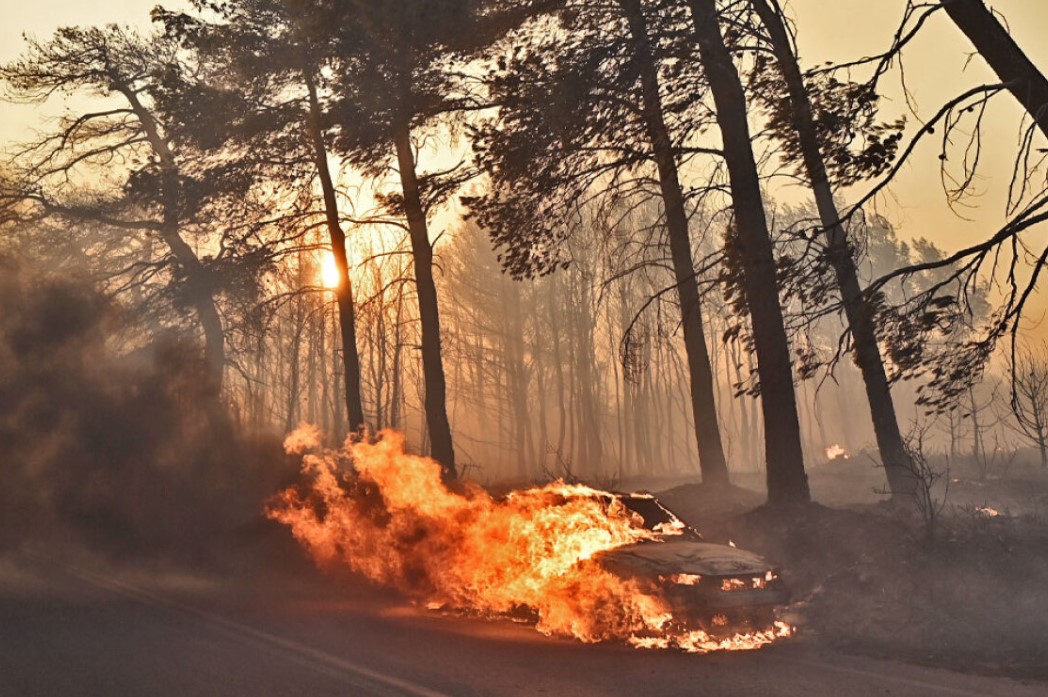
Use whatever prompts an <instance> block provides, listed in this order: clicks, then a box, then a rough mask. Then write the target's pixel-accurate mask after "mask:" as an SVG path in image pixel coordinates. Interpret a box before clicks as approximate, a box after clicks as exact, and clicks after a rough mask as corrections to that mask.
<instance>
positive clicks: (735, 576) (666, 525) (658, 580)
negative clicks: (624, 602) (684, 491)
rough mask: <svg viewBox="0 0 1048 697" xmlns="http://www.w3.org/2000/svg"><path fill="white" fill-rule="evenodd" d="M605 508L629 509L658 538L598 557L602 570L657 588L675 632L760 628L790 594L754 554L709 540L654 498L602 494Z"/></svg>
mask: <svg viewBox="0 0 1048 697" xmlns="http://www.w3.org/2000/svg"><path fill="white" fill-rule="evenodd" d="M602 496H603V497H604V499H605V502H606V505H609V506H612V505H616V502H617V504H621V505H622V506H624V507H625V508H626V509H628V510H629V511H631V512H632V513H633V514H634V515H635V516H636V518H639V521H638V522H640V523H641V524H642V525H643V527H644V528H645V529H646V530H649V531H651V532H652V533H653V538H652V539H650V540H643V541H640V542H636V543H633V544H629V545H624V546H621V547H616V548H614V549H609V550H606V551H603V552H599V553H598V554H596V555H595V556H594V560H595V561H597V562H598V563H599V564H600V565H601V566H602V567H603V568H605V569H607V570H608V571H610V572H612V573H614V574H616V575H618V576H620V577H623V578H627V579H632V580H635V581H638V582H640V583H642V584H645V585H650V586H657V587H658V588H659V590H660V591H661V594H662V595H663V596H664V597H665V598H666V599H667V600H668V601H669V603H670V605H671V607H672V609H673V618H674V621H675V622H678V623H681V624H682V625H683V626H681V627H678V629H701V630H703V631H705V632H706V633H708V634H710V635H712V636H716V635H722V634H729V633H731V634H734V633H737V632H739V631H747V630H758V631H759V630H762V629H764V628H766V627H769V626H771V625H772V624H773V622H774V621H775V614H774V613H775V608H776V607H777V606H781V605H783V604H785V603H786V602H787V601H788V599H789V591H788V590H787V588H786V585H785V583H784V582H783V580H782V578H780V576H779V570H778V569H777V568H776V567H775V566H773V565H772V564H770V563H769V562H767V561H766V560H765V559H763V558H762V557H760V556H759V555H757V554H754V553H753V552H748V551H745V550H742V549H738V548H736V547H735V546H734V545H721V544H714V543H710V542H706V541H705V540H703V538H702V535H700V534H699V533H698V531H696V530H694V529H693V528H691V527H689V526H687V525H686V524H685V523H684V522H683V521H681V520H680V518H678V517H677V516H676V515H674V514H673V513H672V512H670V511H669V509H667V508H666V507H665V506H663V505H662V503H660V502H659V501H658V499H656V498H655V497H654V496H652V495H650V494H603V495H602Z"/></svg>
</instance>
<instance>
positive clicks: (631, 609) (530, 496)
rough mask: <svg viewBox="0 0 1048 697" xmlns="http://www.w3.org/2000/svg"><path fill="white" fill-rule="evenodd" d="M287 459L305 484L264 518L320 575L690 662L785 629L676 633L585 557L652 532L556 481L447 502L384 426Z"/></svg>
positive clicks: (314, 436) (649, 594)
mask: <svg viewBox="0 0 1048 697" xmlns="http://www.w3.org/2000/svg"><path fill="white" fill-rule="evenodd" d="M285 449H287V450H288V452H289V453H293V454H304V457H303V472H304V473H305V474H306V475H307V476H309V477H310V479H311V481H310V484H309V486H308V488H305V489H302V488H291V489H287V490H285V491H284V492H282V493H280V494H278V495H277V496H275V497H274V498H273V499H272V500H271V501H270V502H269V504H268V506H267V515H268V516H269V517H270V518H273V519H275V520H278V521H280V522H282V523H284V524H286V525H288V526H289V527H290V528H291V532H292V533H293V534H294V536H295V538H296V539H297V540H298V541H299V542H300V543H301V544H302V545H303V546H304V547H305V548H306V549H307V550H308V551H309V553H310V555H311V556H312V557H313V559H314V560H315V561H316V562H317V563H318V564H319V565H321V566H322V567H325V566H333V565H337V564H344V565H347V566H348V567H349V568H351V569H353V570H354V571H355V572H357V573H360V574H362V575H363V576H365V577H367V578H368V579H370V580H372V581H374V582H376V583H379V584H383V585H386V586H392V587H395V588H397V589H399V590H400V591H401V592H403V593H404V594H406V595H407V596H409V597H411V598H412V599H414V600H416V601H418V602H420V603H422V604H424V605H425V606H426V607H429V608H451V609H456V610H468V611H471V612H476V613H479V614H482V615H486V616H499V615H507V614H509V613H512V612H517V611H521V610H526V611H529V612H530V613H532V614H533V615H535V616H537V618H538V625H537V627H538V629H539V631H541V632H543V633H546V634H558V635H564V636H571V637H575V638H576V639H579V640H581V641H585V642H596V641H607V640H624V641H628V642H630V643H632V644H633V645H635V646H644V647H674V646H675V647H680V648H684V649H685V650H688V651H695V652H706V651H711V650H716V649H729V648H731V649H737V648H757V647H759V646H762V645H764V644H767V643H769V642H771V641H773V640H774V639H775V638H776V637H777V636H783V635H786V634H789V633H790V629H789V627H787V626H786V625H784V624H781V623H779V624H778V626H776V627H775V628H771V629H768V630H767V631H763V632H752V633H748V634H744V635H737V636H735V637H730V638H727V639H719V638H713V637H711V636H709V635H707V634H706V633H705V632H703V631H700V630H691V631H684V630H674V629H673V627H674V626H679V623H675V622H674V621H673V613H672V611H671V609H670V605H669V603H668V602H667V601H666V599H665V598H664V597H663V595H662V593H661V592H660V591H659V589H658V587H657V586H656V585H655V584H654V583H651V584H644V583H643V582H642V581H639V580H634V579H624V578H622V577H620V576H617V575H615V574H613V573H611V572H610V571H607V570H606V569H604V568H603V567H602V566H601V565H600V564H598V563H597V562H596V561H594V560H593V559H592V557H593V556H594V555H595V554H597V553H598V552H602V551H605V550H609V549H613V548H615V547H619V546H621V545H625V544H630V543H634V542H638V541H641V540H646V539H653V538H654V533H652V532H650V531H648V530H646V529H645V528H643V527H642V526H641V525H640V521H639V520H638V519H637V518H636V517H635V514H633V513H632V512H630V511H629V510H628V509H626V507H625V506H623V505H622V504H621V502H619V501H618V500H617V499H610V500H611V504H610V505H608V504H607V503H606V501H607V500H608V499H605V503H604V504H602V503H601V502H600V500H599V499H598V498H597V497H598V496H599V495H600V494H601V493H602V492H599V491H597V490H594V489H591V488H589V487H586V486H582V485H569V484H565V483H563V482H554V483H553V484H549V485H546V486H543V487H536V488H530V489H524V490H518V491H514V492H512V493H510V494H509V495H507V496H506V497H504V498H501V499H496V498H494V497H492V496H491V495H490V494H489V493H488V492H486V491H485V490H483V489H481V488H480V487H478V486H476V485H472V484H464V485H463V486H462V491H461V492H453V491H450V490H449V489H448V488H447V487H446V486H445V485H444V484H443V482H442V481H441V478H440V466H439V465H438V464H437V463H436V462H435V461H433V460H431V459H429V458H425V457H420V456H415V455H411V454H408V453H407V452H405V450H404V437H403V436H402V435H401V434H399V433H396V432H394V431H389V430H386V431H382V432H381V433H379V435H378V438H377V439H376V440H375V441H374V442H365V441H350V440H347V442H346V444H345V446H344V449H343V450H341V451H330V450H324V449H322V448H321V447H320V445H319V432H318V431H317V430H316V429H315V428H314V427H311V426H303V427H300V428H299V429H298V430H297V431H295V432H294V433H292V434H291V435H290V436H288V438H287V440H286V441H285ZM344 462H349V463H352V465H353V469H354V470H355V472H347V471H346V470H344V469H343V468H342V466H341V465H342V463H344Z"/></svg>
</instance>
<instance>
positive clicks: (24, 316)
mask: <svg viewBox="0 0 1048 697" xmlns="http://www.w3.org/2000/svg"><path fill="white" fill-rule="evenodd" d="M143 333H144V332H142V331H141V328H140V327H136V325H134V324H133V323H132V318H130V317H129V316H128V315H127V314H126V313H125V312H124V311H123V310H122V308H121V307H120V306H119V305H118V304H116V303H115V302H113V301H111V300H110V299H108V298H106V297H105V296H104V295H103V294H101V293H100V292H98V291H97V290H96V289H93V288H92V287H91V286H90V285H89V284H86V283H83V282H80V281H76V280H72V276H66V277H62V276H57V275H55V274H50V273H44V272H42V271H40V270H38V269H32V268H30V267H28V266H27V265H26V264H25V263H19V262H16V261H15V260H13V259H11V258H9V257H3V256H0V453H2V464H0V550H2V549H4V548H10V547H13V546H17V545H20V544H26V543H30V544H47V545H51V546H56V545H57V546H61V547H63V548H67V549H68V548H76V549H80V550H88V551H91V552H96V553H101V554H103V555H105V556H108V557H115V558H136V559H138V558H143V557H147V558H149V557H171V558H176V559H179V560H183V561H190V562H207V561H210V560H213V559H215V558H217V557H218V556H219V555H218V552H219V551H220V550H226V551H228V549H229V546H230V545H231V544H232V542H233V541H235V540H236V539H237V537H238V536H241V537H242V536H243V535H244V534H245V530H250V529H251V527H252V526H253V525H254V526H257V525H259V524H260V523H259V521H261V503H260V502H261V501H262V499H263V498H264V497H265V496H266V494H268V493H269V492H271V491H273V490H274V488H276V487H277V486H279V484H280V481H281V477H282V476H283V475H282V472H283V470H282V467H283V466H284V462H283V459H282V458H281V457H280V456H279V450H278V449H277V448H276V447H272V448H268V449H267V448H266V447H262V446H260V444H247V443H244V442H242V441H240V440H238V439H237V438H234V437H233V436H232V433H231V431H230V430H229V427H228V423H226V424H225V425H222V424H221V423H216V421H218V422H221V420H220V419H219V420H216V419H215V418H214V414H215V410H214V409H211V408H209V405H214V404H215V403H216V402H215V398H214V395H213V394H212V392H211V391H210V390H209V389H208V386H207V382H206V380H205V379H204V377H203V376H204V366H203V365H202V360H201V358H200V352H199V349H198V348H197V347H196V346H195V345H193V344H192V343H190V342H187V340H186V339H185V338H182V337H180V336H179V335H177V334H162V335H160V336H159V337H158V338H152V339H150V340H148V341H143V340H142V339H141V338H140V337H141V335H142V334H143ZM272 445H273V446H276V445H278V444H276V443H274V444H272Z"/></svg>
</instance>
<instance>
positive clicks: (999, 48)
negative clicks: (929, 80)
mask: <svg viewBox="0 0 1048 697" xmlns="http://www.w3.org/2000/svg"><path fill="white" fill-rule="evenodd" d="M940 4H941V5H942V8H943V9H944V10H946V14H947V15H949V16H950V19H952V20H953V23H954V24H956V25H957V28H958V29H960V30H961V31H962V32H964V35H965V36H967V37H968V40H969V41H971V42H972V45H973V46H975V49H976V50H977V51H978V52H979V55H980V56H982V57H983V60H985V61H986V62H987V63H988V64H989V65H990V68H991V69H992V70H993V71H994V72H995V73H996V74H997V77H999V78H1000V80H1001V82H1003V83H1005V84H1006V85H1007V86H1008V91H1009V92H1011V93H1012V96H1014V97H1015V98H1016V99H1017V100H1018V101H1019V103H1020V104H1021V105H1022V106H1023V108H1024V109H1026V111H1027V113H1029V114H1030V116H1031V117H1032V118H1033V120H1034V123H1036V124H1037V127H1038V128H1039V129H1041V133H1043V134H1044V135H1045V137H1048V78H1045V76H1044V73H1042V72H1041V71H1040V70H1038V69H1037V66H1035V65H1034V64H1033V62H1032V61H1030V59H1029V58H1027V56H1026V54H1025V53H1023V50H1022V49H1021V48H1019V45H1018V44H1017V43H1015V41H1014V40H1013V39H1012V37H1011V35H1010V34H1009V33H1008V30H1007V29H1005V28H1004V26H1003V25H1002V24H1001V23H1000V22H999V21H998V20H997V17H996V16H994V14H993V12H991V11H990V9H989V8H988V7H986V4H985V3H984V2H983V0H940Z"/></svg>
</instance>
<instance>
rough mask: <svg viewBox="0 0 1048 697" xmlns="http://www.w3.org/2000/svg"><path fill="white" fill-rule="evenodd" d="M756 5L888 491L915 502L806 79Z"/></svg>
mask: <svg viewBox="0 0 1048 697" xmlns="http://www.w3.org/2000/svg"><path fill="white" fill-rule="evenodd" d="M751 4H752V5H753V9H754V10H755V11H756V12H757V15H758V16H759V17H760V19H761V22H762V23H763V24H764V27H765V29H767V31H768V35H769V36H770V38H771V44H772V50H773V51H774V53H775V58H776V61H777V62H778V64H779V69H780V70H781V71H782V74H783V76H784V78H785V80H786V88H787V90H788V92H789V97H790V108H791V111H792V120H793V126H794V128H795V129H796V131H797V136H798V140H799V142H800V146H801V153H802V157H803V159H804V168H805V170H806V172H807V174H808V180H809V182H810V183H811V187H812V191H813V192H814V194H815V203H816V206H817V207H818V209H819V218H820V220H821V222H822V225H823V229H824V231H825V233H826V236H827V247H828V250H829V259H830V263H831V264H832V265H833V270H834V274H835V275H836V277H837V285H838V286H839V287H840V291H841V299H842V300H843V302H844V312H845V315H846V316H847V318H848V326H849V327H850V328H851V332H852V338H853V346H854V351H855V362H856V363H857V364H858V366H859V370H860V371H861V372H862V379H863V382H864V383H865V386H866V400H867V402H868V403H869V406H870V415H871V416H872V418H873V431H874V434H875V435H876V438H877V448H878V450H880V453H881V462H882V463H883V464H884V469H885V474H886V475H887V478H888V487H889V488H890V490H891V493H892V496H893V497H895V498H899V499H911V498H912V497H913V495H914V490H915V489H914V487H915V485H916V480H915V479H914V476H913V465H912V463H911V462H910V456H909V454H908V453H907V451H906V444H905V443H904V441H903V438H902V433H901V432H900V431H899V420H898V418H897V417H896V415H895V404H894V403H893V402H892V393H891V387H890V385H889V383H888V376H887V374H886V373H885V370H884V361H883V359H882V358H881V350H880V347H879V346H878V345H877V329H876V326H875V324H874V319H873V313H872V311H871V308H870V307H869V305H868V303H867V302H866V300H865V299H864V297H863V295H862V288H861V287H860V285H859V275H858V273H857V271H856V268H855V260H854V258H853V257H852V250H851V245H850V243H849V240H848V233H847V232H846V231H845V229H844V226H843V225H842V224H841V216H840V213H839V212H838V210H837V205H836V203H834V200H833V190H832V189H831V188H830V179H829V175H828V174H827V172H826V163H825V160H823V157H822V151H821V149H820V147H819V139H818V135H817V133H816V129H815V119H814V117H813V115H812V108H811V102H810V101H809V99H808V93H807V90H806V89H805V86H804V78H803V77H802V75H801V70H800V66H799V65H798V64H797V57H796V55H794V52H793V47H792V44H791V42H790V37H789V34H788V33H787V30H786V24H785V23H784V22H783V18H782V12H781V10H780V8H779V4H778V2H777V0H771V3H770V4H769V2H767V1H766V0H751Z"/></svg>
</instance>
